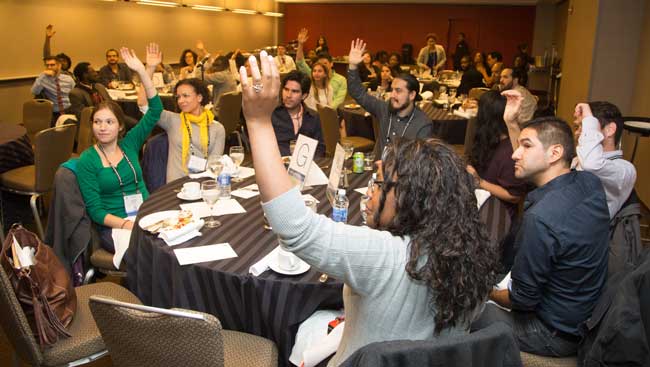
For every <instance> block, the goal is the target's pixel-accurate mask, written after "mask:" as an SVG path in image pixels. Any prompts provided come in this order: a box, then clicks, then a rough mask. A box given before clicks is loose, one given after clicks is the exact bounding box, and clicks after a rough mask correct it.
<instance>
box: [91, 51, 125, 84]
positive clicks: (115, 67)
mask: <svg viewBox="0 0 650 367" xmlns="http://www.w3.org/2000/svg"><path fill="white" fill-rule="evenodd" d="M119 61H120V56H119V55H118V54H117V50H116V49H114V48H111V49H109V50H108V51H106V65H104V66H102V68H101V69H99V77H100V79H101V82H102V84H104V85H105V86H107V87H109V88H117V86H118V82H127V83H131V82H132V80H133V74H132V73H131V69H129V67H128V66H126V64H125V63H122V62H119Z"/></svg>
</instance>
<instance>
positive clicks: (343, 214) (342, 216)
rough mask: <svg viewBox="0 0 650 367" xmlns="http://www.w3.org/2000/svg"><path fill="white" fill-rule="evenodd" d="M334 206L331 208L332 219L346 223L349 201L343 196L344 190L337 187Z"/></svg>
mask: <svg viewBox="0 0 650 367" xmlns="http://www.w3.org/2000/svg"><path fill="white" fill-rule="evenodd" d="M333 206H334V208H333V209H332V219H333V220H334V221H335V222H343V223H347V221H348V206H350V201H349V200H348V198H347V197H346V196H345V190H344V189H339V191H338V193H337V194H336V197H335V198H334V205H333Z"/></svg>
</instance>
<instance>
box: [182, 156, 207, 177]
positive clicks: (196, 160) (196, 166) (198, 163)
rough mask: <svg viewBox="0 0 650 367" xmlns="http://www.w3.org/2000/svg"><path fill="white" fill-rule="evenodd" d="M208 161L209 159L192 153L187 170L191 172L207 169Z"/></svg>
mask: <svg viewBox="0 0 650 367" xmlns="http://www.w3.org/2000/svg"><path fill="white" fill-rule="evenodd" d="M207 163H208V160H207V159H203V158H201V157H197V156H195V155H194V154H190V161H189V162H187V170H188V171H190V173H196V172H203V171H205V166H206V165H207Z"/></svg>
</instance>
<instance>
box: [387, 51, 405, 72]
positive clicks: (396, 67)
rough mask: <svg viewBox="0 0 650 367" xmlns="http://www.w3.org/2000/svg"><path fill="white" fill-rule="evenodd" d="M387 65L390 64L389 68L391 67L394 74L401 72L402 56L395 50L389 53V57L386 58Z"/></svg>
mask: <svg viewBox="0 0 650 367" xmlns="http://www.w3.org/2000/svg"><path fill="white" fill-rule="evenodd" d="M388 66H390V68H391V69H393V73H394V74H395V75H399V74H401V73H402V56H401V55H400V54H398V53H397V52H393V53H391V54H390V57H389V58H388Z"/></svg>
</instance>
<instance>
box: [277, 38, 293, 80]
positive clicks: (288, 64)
mask: <svg viewBox="0 0 650 367" xmlns="http://www.w3.org/2000/svg"><path fill="white" fill-rule="evenodd" d="M273 59H274V61H275V64H276V65H277V66H278V71H279V72H280V73H283V74H284V73H288V72H290V71H291V70H296V63H295V62H294V61H293V59H292V58H291V56H289V55H287V49H286V48H285V47H284V45H278V56H276V57H274V58H273Z"/></svg>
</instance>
